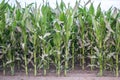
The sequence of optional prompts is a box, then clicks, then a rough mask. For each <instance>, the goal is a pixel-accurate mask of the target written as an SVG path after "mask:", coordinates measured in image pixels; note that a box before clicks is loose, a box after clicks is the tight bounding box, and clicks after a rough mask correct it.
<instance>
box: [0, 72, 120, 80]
mask: <svg viewBox="0 0 120 80" xmlns="http://www.w3.org/2000/svg"><path fill="white" fill-rule="evenodd" d="M0 80H120V77H115V75H114V73H113V72H109V71H108V72H107V71H106V72H104V75H103V77H99V76H98V71H87V70H86V71H82V70H71V71H69V72H68V74H67V76H66V77H65V76H64V74H63V73H61V76H59V77H58V76H57V75H56V73H55V71H54V70H51V71H48V72H47V75H46V76H43V74H42V71H39V72H38V75H37V76H36V77H35V76H34V75H33V71H31V72H29V76H26V75H25V72H23V71H21V72H16V73H15V75H14V76H10V73H7V74H6V76H3V75H2V72H0Z"/></svg>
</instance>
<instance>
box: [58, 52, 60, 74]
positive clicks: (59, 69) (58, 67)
mask: <svg viewBox="0 0 120 80" xmlns="http://www.w3.org/2000/svg"><path fill="white" fill-rule="evenodd" d="M57 56H58V70H57V75H58V76H60V52H59V53H58V54H57Z"/></svg>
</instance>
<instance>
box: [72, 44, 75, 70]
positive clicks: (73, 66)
mask: <svg viewBox="0 0 120 80" xmlns="http://www.w3.org/2000/svg"><path fill="white" fill-rule="evenodd" d="M74 54H75V53H74V43H72V70H74V68H75V61H74V60H75V59H74Z"/></svg>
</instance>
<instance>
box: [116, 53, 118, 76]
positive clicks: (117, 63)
mask: <svg viewBox="0 0 120 80" xmlns="http://www.w3.org/2000/svg"><path fill="white" fill-rule="evenodd" d="M118 63H119V58H118V52H117V54H116V77H118V76H119V68H118V67H119V65H118Z"/></svg>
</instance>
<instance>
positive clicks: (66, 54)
mask: <svg viewBox="0 0 120 80" xmlns="http://www.w3.org/2000/svg"><path fill="white" fill-rule="evenodd" d="M67 69H68V47H66V53H65V70H64V75H65V76H66V75H67Z"/></svg>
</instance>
